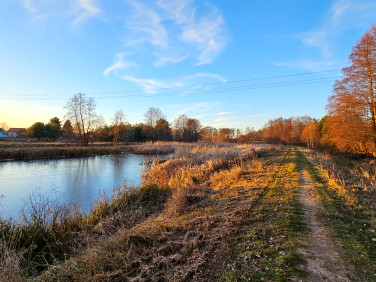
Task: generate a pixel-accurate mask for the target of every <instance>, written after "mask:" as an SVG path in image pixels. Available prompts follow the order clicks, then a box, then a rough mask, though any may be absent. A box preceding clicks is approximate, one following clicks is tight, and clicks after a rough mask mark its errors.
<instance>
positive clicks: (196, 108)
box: [165, 101, 218, 118]
mask: <svg viewBox="0 0 376 282" xmlns="http://www.w3.org/2000/svg"><path fill="white" fill-rule="evenodd" d="M217 104H218V102H204V101H201V102H196V103H186V104H171V105H167V106H165V109H166V111H168V112H170V113H171V114H172V115H173V116H179V115H187V116H194V117H195V118H199V117H200V118H204V117H207V116H208V115H210V113H211V111H212V110H213V109H214V108H215V107H216V106H217Z"/></svg>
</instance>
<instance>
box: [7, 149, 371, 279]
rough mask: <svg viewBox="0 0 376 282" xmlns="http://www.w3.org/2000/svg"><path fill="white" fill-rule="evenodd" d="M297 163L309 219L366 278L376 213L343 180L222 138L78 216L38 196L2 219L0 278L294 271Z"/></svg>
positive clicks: (185, 152)
mask: <svg viewBox="0 0 376 282" xmlns="http://www.w3.org/2000/svg"><path fill="white" fill-rule="evenodd" d="M156 145H158V146H162V145H163V144H156ZM305 154H306V155H307V156H308V157H309V156H310V155H309V154H311V152H309V151H306V152H305ZM303 169H306V170H307V171H308V172H309V173H310V177H311V178H312V179H313V180H312V181H313V183H315V185H316V186H317V187H318V190H317V193H318V195H319V196H318V197H320V202H321V203H322V206H323V210H322V212H320V213H318V214H317V218H318V220H320V221H321V222H323V224H325V225H326V223H327V222H328V224H327V228H328V230H332V231H331V232H332V233H330V234H333V235H332V236H337V237H336V239H334V240H337V241H338V240H339V241H340V242H342V243H343V250H341V253H342V251H343V253H344V254H346V256H344V257H345V260H346V263H349V264H352V265H355V266H356V267H357V269H358V270H359V271H358V275H359V277H361V278H362V279H363V281H368V280H369V281H371V280H372V279H373V278H374V277H373V276H372V275H373V274H372V271H373V270H374V269H375V266H376V262H375V258H374V255H373V254H374V250H375V249H374V248H375V244H376V243H375V242H373V240H372V238H373V237H372V236H373V233H372V232H374V229H375V226H374V223H375V222H376V221H375V218H374V216H373V215H372V214H370V213H368V212H367V209H368V208H369V207H367V206H364V207H362V206H360V205H359V203H358V202H354V201H353V199H355V198H356V195H355V194H354V193H353V191H351V189H350V190H348V191H347V190H346V193H345V192H344V191H345V190H344V188H338V187H340V186H335V185H338V184H336V182H335V181H334V180H331V179H329V178H326V176H325V175H324V174H323V169H322V168H320V167H319V166H316V165H315V164H314V163H313V162H312V161H311V160H310V159H307V158H306V157H305V156H304V155H303V154H302V153H300V152H299V151H297V150H295V149H293V148H287V147H275V146H269V147H267V148H265V147H264V148H263V149H262V148H255V147H252V146H250V145H233V144H227V145H225V144H221V145H214V144H211V145H210V144H205V145H204V144H200V145H197V146H195V145H185V146H180V147H176V148H175V154H174V157H173V158H172V159H170V160H167V161H165V162H158V161H156V162H154V163H153V164H152V165H151V166H150V167H149V168H148V169H147V170H145V171H144V173H143V186H142V187H141V188H138V189H132V188H129V187H119V188H117V189H115V190H114V194H113V195H112V196H107V195H102V197H101V198H100V199H98V200H97V202H96V203H95V204H94V205H93V208H92V209H91V211H90V213H89V215H84V214H82V213H81V212H80V211H79V209H78V208H75V207H70V206H68V207H57V206H54V205H52V204H49V203H48V202H47V203H46V201H43V200H38V201H37V203H38V204H34V205H32V206H31V207H32V209H31V212H30V211H29V213H28V214H29V216H28V217H25V219H24V221H23V222H21V223H19V224H16V223H14V222H9V221H2V222H1V225H0V228H1V230H0V231H1V233H0V234H1V236H2V240H1V245H0V255H1V258H0V280H8V281H11V280H14V281H22V280H27V279H32V280H37V281H61V280H67V281H83V280H88V281H93V280H95V281H112V280H115V281H117V280H119V281H120V280H149V279H152V280H158V279H161V280H168V281H170V280H173V281H181V280H203V281H209V280H219V281H260V280H267V281H268V280H269V281H285V280H288V279H302V278H303V277H305V276H306V275H310V273H309V270H310V268H309V267H306V265H307V264H309V262H307V258H306V257H304V255H302V252H301V251H300V249H301V248H308V247H309V244H310V242H309V241H308V239H307V238H308V234H309V232H311V231H309V230H308V229H307V227H306V226H307V222H305V217H304V213H305V211H304V208H303V207H302V204H301V202H300V201H299V194H300V193H301V189H302V188H301V187H302V183H301V172H302V170H303ZM336 187H337V188H336ZM356 201H359V200H358V199H356ZM43 203H44V204H43ZM327 219H330V223H329V221H327ZM332 223H333V224H332ZM364 224H365V225H364ZM362 232H363V233H362ZM365 236H366V237H365ZM308 249H309V248H308ZM310 259H311V258H310ZM364 260H367V262H366V261H364ZM360 264H361V265H360ZM349 269H352V268H351V267H350V268H349ZM352 277H356V276H355V275H354V276H352Z"/></svg>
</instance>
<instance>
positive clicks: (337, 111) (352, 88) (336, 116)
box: [327, 25, 376, 154]
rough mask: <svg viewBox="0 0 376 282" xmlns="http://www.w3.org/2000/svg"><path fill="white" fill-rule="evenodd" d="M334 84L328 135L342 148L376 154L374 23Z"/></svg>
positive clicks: (359, 42)
mask: <svg viewBox="0 0 376 282" xmlns="http://www.w3.org/2000/svg"><path fill="white" fill-rule="evenodd" d="M342 73H343V78H342V79H341V80H339V81H337V82H336V83H335V85H334V87H333V95H332V96H331V97H330V98H329V105H328V114H329V116H328V120H327V122H328V138H329V140H330V141H331V142H332V143H333V144H334V145H335V146H336V147H337V148H338V149H339V150H341V151H349V152H355V153H373V154H375V153H376V102H375V90H376V89H375V87H376V86H375V80H376V26H375V25H374V26H372V27H371V28H370V29H369V30H368V31H366V33H365V34H364V35H363V36H362V37H361V38H360V39H359V41H358V42H357V44H356V45H355V46H354V47H353V49H352V52H351V54H350V66H349V67H345V68H343V69H342Z"/></svg>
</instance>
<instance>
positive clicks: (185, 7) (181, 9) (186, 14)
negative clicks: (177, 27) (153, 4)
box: [157, 0, 195, 24]
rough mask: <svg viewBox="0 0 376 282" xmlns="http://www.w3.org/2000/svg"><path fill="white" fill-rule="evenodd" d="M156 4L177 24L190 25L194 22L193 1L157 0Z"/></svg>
mask: <svg viewBox="0 0 376 282" xmlns="http://www.w3.org/2000/svg"><path fill="white" fill-rule="evenodd" d="M157 4H158V6H160V7H161V8H162V9H164V10H165V11H166V12H167V13H169V15H170V16H171V18H172V19H173V20H175V22H176V23H177V24H190V23H192V22H193V21H194V16H195V9H194V8H193V4H194V0H159V1H158V2H157Z"/></svg>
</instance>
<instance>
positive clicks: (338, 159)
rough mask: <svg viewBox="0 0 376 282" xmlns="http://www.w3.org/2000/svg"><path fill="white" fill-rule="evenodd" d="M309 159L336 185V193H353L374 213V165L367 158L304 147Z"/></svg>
mask: <svg viewBox="0 0 376 282" xmlns="http://www.w3.org/2000/svg"><path fill="white" fill-rule="evenodd" d="M305 154H306V156H307V158H308V159H309V160H311V161H312V162H313V163H314V164H315V165H317V166H318V167H319V168H320V170H321V172H322V173H323V174H324V175H325V176H326V177H327V178H328V179H329V180H330V181H331V182H332V183H333V184H335V185H336V186H337V187H338V189H337V190H338V193H341V194H343V195H353V197H356V199H357V201H359V202H360V204H361V205H362V206H363V207H364V208H365V209H367V211H368V212H370V213H371V214H374V215H376V203H375V201H374V199H375V197H376V166H375V164H374V160H372V159H371V160H370V159H369V158H361V159H353V158H351V157H349V156H346V155H333V154H328V153H322V152H317V151H311V150H308V149H305Z"/></svg>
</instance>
